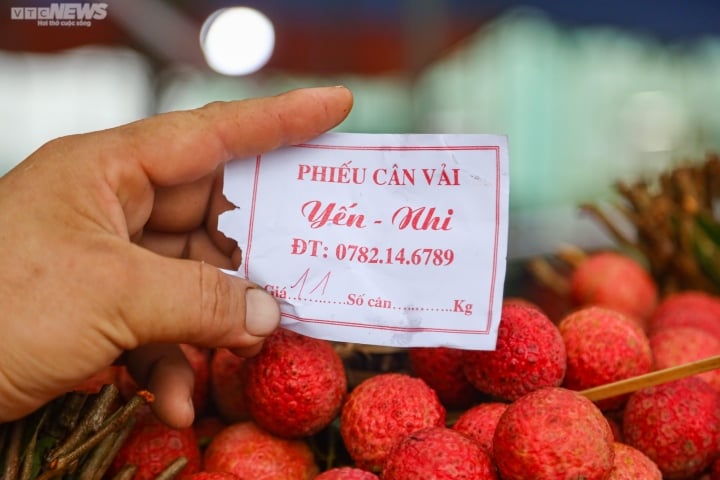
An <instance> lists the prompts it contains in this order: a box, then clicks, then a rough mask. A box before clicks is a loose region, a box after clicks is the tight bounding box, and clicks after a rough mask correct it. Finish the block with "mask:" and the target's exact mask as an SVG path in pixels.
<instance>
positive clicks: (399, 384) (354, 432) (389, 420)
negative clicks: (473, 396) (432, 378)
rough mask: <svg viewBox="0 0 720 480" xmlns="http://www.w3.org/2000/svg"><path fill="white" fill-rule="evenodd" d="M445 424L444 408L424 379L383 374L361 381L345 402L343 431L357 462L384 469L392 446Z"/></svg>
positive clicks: (360, 464) (342, 418) (341, 423)
mask: <svg viewBox="0 0 720 480" xmlns="http://www.w3.org/2000/svg"><path fill="white" fill-rule="evenodd" d="M437 426H445V408H444V407H443V406H442V404H441V403H440V400H439V399H438V396H437V394H436V393H435V391H434V390H433V389H432V388H430V387H429V386H428V385H427V384H426V383H425V382H424V381H423V380H422V379H420V378H415V377H411V376H409V375H405V374H402V373H382V374H378V375H375V376H373V377H370V378H368V379H366V380H364V381H362V382H361V383H360V384H358V386H356V387H355V388H354V389H353V390H352V392H351V393H350V395H349V396H348V398H347V401H346V402H345V405H344V406H343V408H342V413H341V416H340V434H341V436H342V439H343V441H344V443H345V447H346V449H347V451H348V453H349V454H350V456H351V458H352V459H353V460H354V461H355V464H356V465H357V466H358V467H359V468H362V469H364V470H369V471H372V472H378V471H380V470H381V469H382V466H383V464H384V463H385V459H386V457H387V455H388V453H389V452H390V449H391V448H392V447H393V446H394V445H395V443H397V442H398V441H400V440H401V439H402V438H404V437H406V436H407V435H409V434H411V433H413V432H416V431H418V430H421V429H423V428H426V427H437Z"/></svg>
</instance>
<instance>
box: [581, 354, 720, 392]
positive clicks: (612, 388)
mask: <svg viewBox="0 0 720 480" xmlns="http://www.w3.org/2000/svg"><path fill="white" fill-rule="evenodd" d="M716 368H720V355H715V356H714V357H708V358H704V359H702V360H697V361H695V362H691V363H685V364H683V365H678V366H676V367H669V368H664V369H662V370H656V371H654V372H650V373H646V374H644V375H638V376H636V377H630V378H626V379H624V380H619V381H617V382H613V383H607V384H605V385H600V386H598V387H593V388H588V389H587V390H582V391H581V392H580V394H581V395H584V396H586V397H587V398H589V399H590V400H592V401H593V402H595V401H597V400H603V399H605V398H611V397H615V396H617V395H622V394H625V393H630V392H634V391H636V390H640V389H642V388H647V387H652V386H655V385H660V384H661V383H667V382H671V381H673V380H678V379H681V378H685V377H689V376H691V375H696V374H698V373H703V372H707V371H710V370H715V369H716Z"/></svg>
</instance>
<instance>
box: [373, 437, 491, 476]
mask: <svg viewBox="0 0 720 480" xmlns="http://www.w3.org/2000/svg"><path fill="white" fill-rule="evenodd" d="M382 478H383V480H427V479H430V478H432V479H435V480H456V479H458V480H459V479H470V478H471V479H473V480H495V479H496V478H497V476H496V475H495V466H494V465H493V463H492V461H491V460H490V457H489V456H488V455H487V453H486V452H485V450H483V449H482V447H480V445H478V444H477V443H476V442H475V441H474V440H473V439H471V438H470V437H468V436H466V435H464V434H462V433H460V432H458V431H457V430H452V429H450V428H446V427H430V428H426V429H423V430H419V431H417V432H415V433H411V434H410V435H408V436H406V437H405V438H404V439H402V440H401V441H400V442H398V443H397V444H396V445H395V446H394V447H393V448H392V450H391V451H390V454H389V455H388V458H387V462H386V463H385V468H384V469H383V472H382Z"/></svg>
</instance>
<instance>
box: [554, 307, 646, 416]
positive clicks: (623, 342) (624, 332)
mask: <svg viewBox="0 0 720 480" xmlns="http://www.w3.org/2000/svg"><path fill="white" fill-rule="evenodd" d="M558 329H559V330H560V334H561V335H562V338H563V341H564V342H565V350H566V352H567V370H566V372H565V379H564V381H563V384H562V386H563V387H565V388H569V389H570V390H584V389H586V388H590V387H595V386H598V385H603V384H606V383H611V382H615V381H617V380H623V379H626V378H629V377H633V376H636V375H642V374H644V373H647V372H649V371H650V370H651V369H652V362H653V358H652V352H651V350H650V341H649V339H648V337H647V335H646V334H645V332H644V330H643V329H642V328H641V327H640V326H639V325H638V324H637V323H636V322H635V321H633V320H631V319H630V318H629V317H627V316H626V315H624V314H622V313H620V312H617V311H615V310H611V309H609V308H605V307H597V306H590V307H584V308H581V309H579V310H576V311H575V312H572V313H570V314H568V315H566V316H565V317H564V318H563V319H562V320H561V321H560V323H559V324H558ZM626 399H627V397H626V396H620V397H615V398H612V399H605V400H601V401H599V402H598V403H597V404H598V406H599V407H600V408H601V409H603V410H606V409H613V408H616V407H619V406H621V405H622V402H623V401H625V400H626Z"/></svg>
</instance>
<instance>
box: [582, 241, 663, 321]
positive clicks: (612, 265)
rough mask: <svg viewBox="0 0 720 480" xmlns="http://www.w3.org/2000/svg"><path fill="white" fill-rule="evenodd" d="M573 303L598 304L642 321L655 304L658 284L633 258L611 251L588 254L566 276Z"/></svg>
mask: <svg viewBox="0 0 720 480" xmlns="http://www.w3.org/2000/svg"><path fill="white" fill-rule="evenodd" d="M570 295H571V297H572V299H573V302H574V303H575V304H576V305H577V306H587V305H599V306H604V307H607V308H611V309H613V310H617V311H619V312H622V313H625V314H626V315H630V316H631V317H634V318H637V319H640V320H644V319H647V318H648V317H649V316H650V315H652V313H653V311H654V310H655V308H656V307H657V302H658V287H657V284H656V283H655V281H654V280H653V278H652V276H651V275H650V273H649V272H648V271H647V270H646V269H645V268H644V267H643V266H642V265H641V264H640V263H639V262H637V261H636V260H635V259H633V258H631V257H629V256H627V255H623V254H621V253H619V252H614V251H603V252H596V253H593V254H591V255H589V256H588V257H587V258H585V259H584V260H583V261H582V262H580V264H579V265H577V267H575V269H574V270H573V272H572V274H571V276H570Z"/></svg>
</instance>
